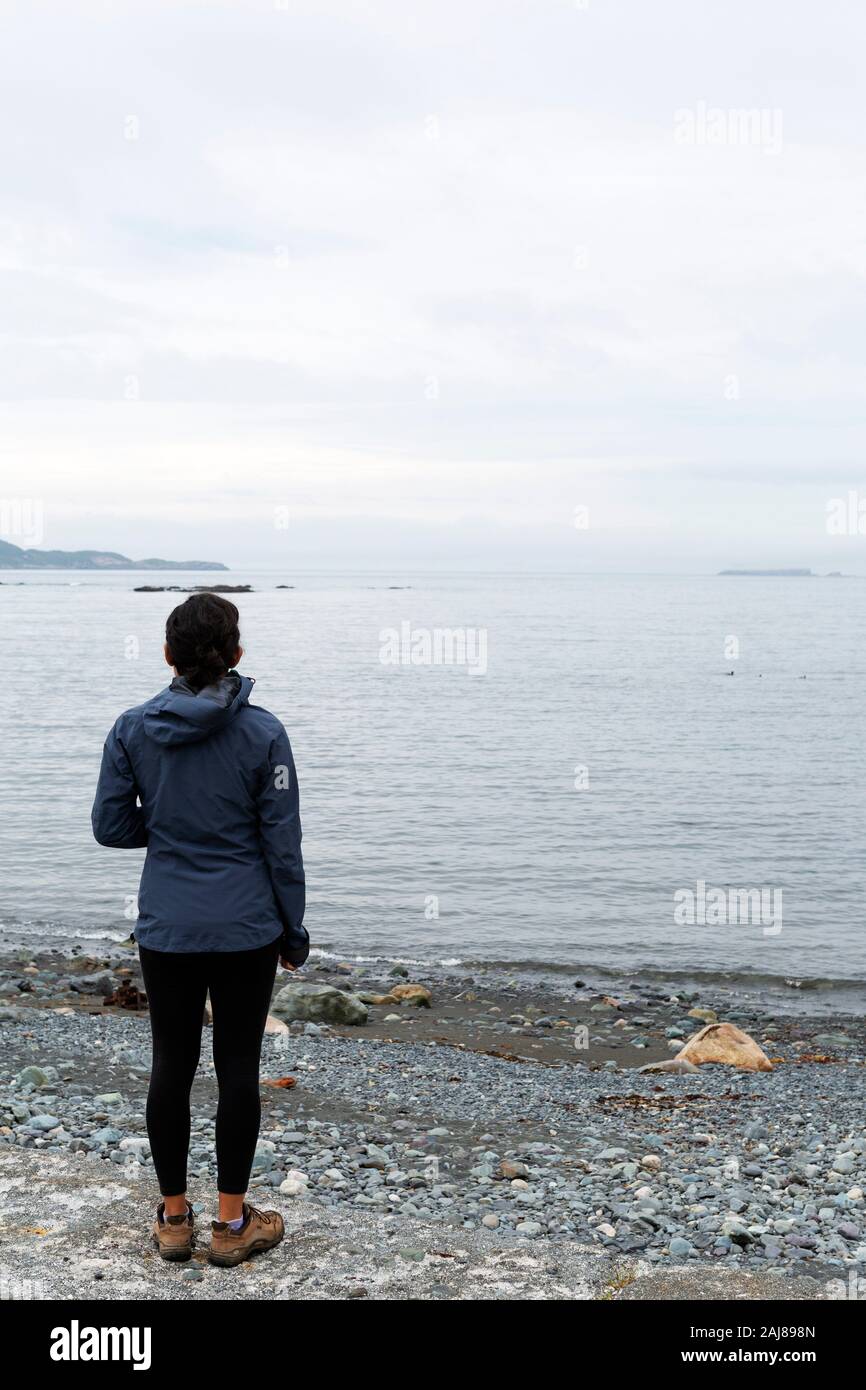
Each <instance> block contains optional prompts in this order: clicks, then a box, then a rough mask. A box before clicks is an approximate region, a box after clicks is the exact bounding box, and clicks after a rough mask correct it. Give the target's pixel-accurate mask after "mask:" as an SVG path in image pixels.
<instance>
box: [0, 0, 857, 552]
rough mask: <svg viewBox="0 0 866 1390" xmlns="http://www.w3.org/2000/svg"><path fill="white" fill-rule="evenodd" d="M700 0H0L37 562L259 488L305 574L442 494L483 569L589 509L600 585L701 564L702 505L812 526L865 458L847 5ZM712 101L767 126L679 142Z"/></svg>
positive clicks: (18, 357)
mask: <svg viewBox="0 0 866 1390" xmlns="http://www.w3.org/2000/svg"><path fill="white" fill-rule="evenodd" d="M717 21H718V22H717V23H715V24H713V19H712V12H709V13H708V12H702V13H701V14H697V13H696V10H695V7H694V6H692V5H689V4H687V3H685V0H683V2H682V3H679V2H677V3H673V2H671V3H667V4H662V5H660V6H654V7H651V8H647V7H646V6H642V5H640V4H638V3H637V0H606V3H602V0H590V4H589V6H588V7H581V6H577V5H572V4H569V3H567V0H562V3H541V4H539V5H533V6H527V5H525V4H519V3H516V2H515V3H510V2H509V0H505V2H504V3H497V4H493V3H488V2H487V0H478V3H477V4H475V5H472V6H465V5H458V4H457V3H456V0H454V2H453V3H450V2H449V3H444V4H443V3H440V4H437V5H433V4H426V3H421V4H419V5H413V6H411V7H406V6H405V5H400V4H398V3H396V0H393V3H392V0H381V3H376V4H373V5H371V6H368V7H365V8H364V9H363V10H359V9H357V7H354V6H349V5H346V4H345V3H342V4H337V3H331V2H330V0H322V3H318V4H315V5H314V4H312V3H310V4H307V3H302V4H296V3H293V4H292V5H291V7H289V8H288V9H285V10H284V9H282V8H281V7H280V6H279V5H273V6H271V5H262V6H260V7H255V8H253V7H250V6H248V5H240V4H229V3H224V4H195V3H190V4H187V5H183V6H177V5H168V4H163V3H156V4H153V5H151V6H148V7H147V9H146V10H145V9H142V7H140V6H137V5H133V4H125V3H122V4H121V3H115V4H113V5H111V6H109V7H108V13H107V14H106V7H105V6H104V5H97V4H95V3H93V4H91V3H85V2H84V0H72V3H70V4H69V5H68V6H66V7H64V9H63V10H62V11H61V12H58V13H57V15H56V16H54V17H53V19H52V23H51V24H50V25H45V24H43V23H42V18H41V16H40V14H39V12H38V7H37V8H36V9H34V8H33V7H30V6H24V5H19V4H13V5H11V6H10V7H9V14H8V18H7V22H6V43H5V46H4V59H3V62H4V65H5V67H6V68H7V72H6V78H7V81H6V82H5V83H4V84H3V85H2V88H0V118H2V119H0V147H2V153H3V158H4V173H5V174H6V175H8V176H7V177H4V187H3V190H2V191H0V286H2V289H3V292H4V325H3V334H2V338H0V380H2V382H3V386H2V397H3V399H4V400H5V401H6V402H7V406H6V410H5V415H6V422H7V425H8V427H9V431H10V434H9V436H8V438H9V444H8V445H7V450H6V463H7V470H6V471H7V477H8V479H9V481H8V482H7V484H6V488H7V491H12V492H19V493H22V492H26V493H29V492H32V491H33V490H35V489H38V490H40V491H41V493H44V498H45V503H46V506H47V508H48V510H49V512H50V513H51V514H52V515H53V516H54V518H55V525H56V527H57V528H58V534H56V535H54V536H53V538H52V543H53V544H58V545H61V544H64V537H63V534H62V528H63V526H64V525H68V526H75V527H76V528H80V526H83V525H84V524H85V521H84V519H83V518H82V516H81V509H82V507H86V509H87V512H88V515H89V516H90V518H91V523H92V531H91V533H89V536H88V539H87V541H82V542H81V543H88V544H94V545H97V544H102V545H105V546H106V547H113V546H115V545H116V544H117V543H118V542H117V541H116V527H117V526H118V525H120V524H121V519H122V518H124V517H128V518H131V517H134V516H138V517H139V518H141V519H142V521H146V523H147V525H148V541H147V544H146V545H145V547H144V548H145V549H147V550H149V551H158V550H159V549H160V537H161V536H166V537H168V535H169V531H168V530H166V529H165V528H166V527H170V526H172V525H177V524H182V525H184V526H187V527H190V528H195V527H198V528H199V530H200V531H201V534H202V536H203V538H206V537H207V535H208V534H211V535H212V536H213V537H214V538H215V539H216V538H217V536H218V535H219V536H222V535H223V532H222V531H221V530H220V528H221V527H222V526H223V522H224V520H225V519H226V512H227V511H228V512H233V514H234V515H235V516H236V517H246V518H249V520H250V524H251V525H254V524H256V523H255V521H254V518H255V517H257V516H265V517H266V516H267V515H268V514H269V508H272V506H273V505H274V498H275V497H277V500H279V501H285V502H286V503H287V504H288V505H290V506H291V508H292V509H293V512H294V514H295V515H296V516H297V518H298V520H299V524H301V523H302V522H303V523H304V524H306V523H307V522H308V523H309V524H311V525H312V523H313V520H315V522H316V525H320V524H322V525H323V526H324V529H323V530H322V531H321V533H317V537H318V540H317V544H318V543H319V542H320V541H321V543H322V548H321V550H320V555H319V558H320V561H321V563H323V564H327V563H329V562H331V561H336V560H338V559H339V560H343V559H345V556H346V551H345V545H346V540H345V535H344V536H343V539H342V541H341V546H342V549H341V550H340V552H339V553H337V551H336V550H334V551H333V553H332V552H331V550H330V549H329V544H328V540H327V535H328V532H327V525H325V524H324V523H325V522H327V520H328V519H330V520H331V521H333V522H334V523H335V525H336V523H339V524H340V525H341V526H344V527H349V528H351V527H352V526H354V528H355V533H356V534H360V532H361V531H363V535H364V538H365V539H364V543H363V545H362V546H361V548H360V550H359V551H358V553H359V554H360V553H361V551H363V552H364V553H365V554H366V551H367V537H369V536H371V535H372V536H373V537H375V536H376V535H377V534H379V535H380V539H381V542H382V545H383V546H392V547H394V545H395V542H394V534H395V533H394V529H393V528H394V526H395V525H399V526H401V527H402V528H403V532H402V534H404V535H405V534H406V532H407V528H408V530H409V531H411V529H412V527H413V526H414V527H416V528H417V535H418V536H419V537H420V536H422V534H423V535H425V536H426V535H427V531H428V528H430V527H431V526H432V527H433V528H434V530H435V528H436V527H439V528H440V536H441V528H448V527H452V528H455V527H457V526H458V524H459V521H460V518H462V517H465V516H471V517H472V523H471V529H474V532H475V534H476V536H477V535H479V534H480V533H481V532H482V531H484V529H485V528H487V531H486V532H485V535H486V537H487V540H488V541H489V553H490V555H491V556H492V557H493V558H494V559H496V558H498V560H499V561H501V563H502V564H503V565H505V564H507V563H508V562H509V557H513V556H514V555H515V552H516V550H519V551H521V553H522V552H524V551H525V553H526V555H527V556H531V555H536V556H537V557H538V559H539V561H540V562H544V561H546V560H547V558H548V557H549V556H550V555H551V554H552V553H555V555H556V561H557V563H568V562H569V557H570V556H571V555H572V551H573V547H571V545H570V542H571V540H572V539H573V538H572V537H569V538H568V542H566V541H565V540H563V544H562V547H561V548H558V547H557V546H554V547H553V551H551V547H550V544H549V538H548V539H539V536H538V534H537V533H536V532H535V531H533V529H532V528H534V527H553V528H557V527H560V526H564V527H566V528H567V527H568V525H569V521H568V518H569V517H570V515H571V512H572V511H573V507H574V505H577V504H578V503H581V502H586V503H587V504H591V505H592V507H593V510H594V512H595V513H596V514H597V515H598V516H599V518H604V524H602V522H601V521H599V529H598V533H597V534H595V535H594V536H593V539H592V543H591V545H587V546H586V547H585V551H586V552H587V553H588V554H591V555H592V558H593V562H594V563H598V564H606V565H607V566H608V567H611V568H615V567H617V566H618V565H621V564H630V563H631V561H632V559H633V557H634V555H635V553H636V547H637V546H638V545H640V548H641V554H642V555H643V557H644V562H645V563H647V564H653V565H658V564H661V565H670V564H674V565H676V564H677V563H679V562H680V560H681V561H682V563H683V564H686V565H690V564H693V563H694V557H695V555H701V554H702V553H706V543H707V538H708V536H710V537H712V538H713V539H714V541H715V542H716V543H717V545H718V550H719V553H723V552H724V549H725V545H726V544H727V540H726V537H725V535H724V533H723V532H722V531H717V532H716V534H715V536H713V529H712V528H713V526H714V525H716V526H717V527H718V526H719V523H720V519H721V518H724V519H725V522H726V524H728V525H733V526H734V527H735V529H736V528H737V526H738V517H739V518H740V524H739V530H740V531H741V532H742V534H744V535H748V536H749V537H750V540H749V544H750V545H751V546H753V548H754V551H755V554H756V555H757V554H758V553H759V552H761V553H763V552H764V551H765V550H766V549H767V548H768V547H770V546H771V545H775V544H776V543H777V541H778V543H779V544H780V545H782V547H785V546H788V545H789V546H793V547H794V548H795V549H796V548H797V547H798V546H801V545H803V544H804V536H810V537H811V535H812V532H811V529H810V528H811V526H812V522H813V520H814V518H815V516H816V508H817V514H819V513H820V508H821V505H822V501H821V499H822V498H823V496H824V495H828V489H832V488H833V487H838V486H840V485H841V484H845V485H850V486H856V485H857V484H858V482H859V481H860V478H861V468H862V463H861V460H862V456H863V442H864V441H863V433H862V426H861V425H859V423H857V420H858V414H859V405H860V397H861V394H862V385H861V379H862V364H861V358H862V352H863V348H862V342H861V336H860V334H859V331H858V324H859V321H860V319H861V314H860V309H861V306H862V299H863V282H864V272H866V252H864V250H863V238H862V228H863V225H864V211H866V209H864V200H866V193H864V189H866V180H864V173H866V170H864V150H863V143H862V130H863V122H862V116H863V110H862V107H863V98H862V95H861V92H860V86H859V85H858V82H857V74H856V65H855V63H854V57H853V55H854V54H855V53H856V52H857V41H858V40H862V37H863V34H862V29H863V21H862V19H861V17H860V16H859V15H858V14H857V13H856V10H855V9H854V8H853V7H847V6H842V5H841V4H834V3H831V4H830V5H829V7H828V8H827V11H826V13H824V15H823V20H822V33H823V36H824V39H823V42H822V45H821V48H820V51H817V52H816V50H815V43H814V12H813V9H812V7H811V6H806V5H805V4H801V3H795V4H793V5H790V4H787V5H783V4H782V3H781V0H771V3H768V4H767V5H766V6H762V7H760V10H759V11H757V12H756V11H755V10H754V8H753V7H747V6H746V5H744V4H738V3H734V4H732V5H729V6H726V7H725V9H724V12H722V11H719V13H718V16H717ZM708 26H709V32H708ZM781 33H784V36H785V43H784V48H782V47H781V46H780V44H779V35H780V34H781ZM21 53H28V54H30V55H33V54H37V55H38V57H39V62H38V64H37V71H36V72H35V74H34V73H32V72H30V71H29V70H28V71H27V73H26V74H25V72H24V69H23V68H22V66H21V64H20V62H18V61H16V56H15V55H16V54H21ZM25 76H26V80H25ZM701 104H703V106H702V105H701ZM706 107H709V108H719V109H721V110H722V111H736V110H738V109H740V108H743V109H751V108H755V109H758V110H765V111H771V112H776V111H778V112H780V113H781V122H782V124H781V129H782V131H783V136H784V138H783V140H782V142H781V147H780V148H779V149H777V150H771V149H769V148H768V147H767V146H766V144H762V143H761V142H760V140H757V141H756V142H755V143H752V144H749V143H745V144H737V143H735V142H734V143H731V142H728V143H727V144H721V145H718V146H713V145H707V144H698V143H695V144H691V145H689V144H682V143H678V141H677V139H676V128H675V127H676V122H675V113H676V112H677V111H681V110H683V109H687V110H691V111H694V112H696V113H700V112H701V111H702V110H703V109H704V108H706ZM223 478H226V479H229V478H234V479H236V482H237V486H236V487H235V488H231V487H227V486H224V485H223V484H222V482H221V481H220V480H221V479H223ZM807 480H808V481H807ZM155 481H157V482H158V489H159V495H158V497H156V496H155V495H154V482H155ZM203 489H209V490H208V491H207V494H206V500H202V490H203ZM780 492H785V493H786V494H787V496H786V505H785V506H784V507H783V508H780V507H779V502H778V499H779V495H780ZM714 518H715V521H714ZM304 519H306V522H304ZM503 526H505V527H508V528H514V531H515V532H516V534H513V533H509V536H508V538H507V541H506V540H505V539H504V538H503V535H502V533H501V530H500V528H502V527H503ZM521 527H523V528H524V533H523V542H521V540H520V535H521ZM377 528H379V530H378V532H377ZM819 530H820V528H819ZM780 533H781V534H780ZM557 534H559V533H558V532H557ZM272 541H273V538H270V537H269V540H268V545H266V546H265V548H264V552H263V551H262V547H261V540H260V541H259V542H258V543H256V542H252V541H249V540H245V541H243V544H242V543H241V541H240V540H238V542H237V546H238V548H237V550H235V551H233V552H232V553H229V554H228V555H227V558H229V559H233V558H237V559H239V560H241V559H244V560H246V559H248V558H253V557H261V556H262V555H263V554H264V555H265V556H267V555H268V554H270V553H272V552H273V553H274V554H277V553H278V552H277V551H275V550H273V545H272V544H271V542H272ZM426 543H427V542H426V541H425V545H426ZM203 544H205V541H204V540H203ZM273 544H279V542H278V541H277V542H273ZM485 544H486V543H485ZM809 544H812V545H814V546H816V547H817V546H819V539H818V538H813V539H812V540H810V542H809ZM821 544H823V542H821ZM672 545H673V547H674V549H673V551H672V549H671V546H672ZM244 546H245V547H246V549H245V550H244V549H243V547H244ZM401 547H402V542H401V546H400V547H397V549H400V553H402V549H401ZM500 547H501V549H500ZM139 548H141V547H139ZM163 548H164V546H163ZM408 548H409V549H410V550H411V545H410V546H409V547H408ZM199 549H201V546H199ZM373 549H375V545H374V546H373ZM397 549H394V551H393V553H395V554H396V553H397ZM444 549H445V548H444V546H443V553H444ZM814 553H816V552H815V551H810V554H809V555H806V556H804V557H803V562H804V563H809V562H810V559H811V557H812V554H814ZM797 558H798V557H797V556H792V559H797Z"/></svg>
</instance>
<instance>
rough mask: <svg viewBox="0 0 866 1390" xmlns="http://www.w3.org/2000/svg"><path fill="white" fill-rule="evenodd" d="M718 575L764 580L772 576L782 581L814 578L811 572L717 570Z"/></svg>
mask: <svg viewBox="0 0 866 1390" xmlns="http://www.w3.org/2000/svg"><path fill="white" fill-rule="evenodd" d="M719 574H749V575H758V576H760V577H763V578H766V577H768V576H773V577H774V578H782V579H808V578H812V579H814V578H816V576H815V575H813V574H812V571H811V570H719Z"/></svg>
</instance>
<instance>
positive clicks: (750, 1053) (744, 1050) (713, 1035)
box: [674, 1023, 773, 1071]
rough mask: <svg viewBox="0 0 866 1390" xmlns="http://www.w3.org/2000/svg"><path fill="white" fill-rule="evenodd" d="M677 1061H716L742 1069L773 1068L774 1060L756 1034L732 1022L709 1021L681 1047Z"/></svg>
mask: <svg viewBox="0 0 866 1390" xmlns="http://www.w3.org/2000/svg"><path fill="white" fill-rule="evenodd" d="M674 1061H675V1062H692V1063H693V1064H694V1065H695V1066H697V1067H700V1066H703V1065H704V1063H706V1062H717V1063H719V1064H720V1065H722V1066H728V1067H739V1069H740V1071H772V1070H773V1064H772V1062H771V1061H770V1059H769V1057H768V1056H767V1054H766V1053H765V1052H763V1051H762V1050H761V1048H760V1047H759V1046H758V1044H757V1043H756V1042H755V1040H754V1038H750V1037H749V1035H748V1033H744V1032H743V1031H742V1030H741V1029H740V1028H735V1027H734V1025H733V1023H708V1024H707V1026H706V1028H702V1029H701V1031H700V1032H699V1033H695V1035H694V1037H692V1038H689V1040H688V1042H687V1043H686V1045H685V1047H681V1048H680V1050H679V1052H678V1053H677V1055H676V1057H675V1058H674Z"/></svg>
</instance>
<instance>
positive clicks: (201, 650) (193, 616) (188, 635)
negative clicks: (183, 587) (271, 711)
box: [165, 594, 241, 690]
mask: <svg viewBox="0 0 866 1390" xmlns="http://www.w3.org/2000/svg"><path fill="white" fill-rule="evenodd" d="M165 640H166V643H167V644H168V649H169V652H170V653H171V664H172V666H174V667H175V669H176V671H177V673H178V675H180V676H184V677H185V678H186V679H187V680H188V681H189V683H190V685H191V686H193V687H194V688H195V689H196V690H201V689H202V687H203V686H205V685H210V684H211V682H212V681H215V680H218V679H219V677H220V676H223V675H225V673H226V671H227V670H228V669H229V667H230V666H231V665H232V664H233V662H234V660H235V658H236V656H237V652H238V647H239V646H240V644H241V634H240V631H239V629H238V610H237V609H236V608H235V606H234V604H233V603H229V601H228V599H224V598H220V596H219V595H218V594H192V595H191V596H190V597H189V598H188V599H187V600H186V602H185V603H180V604H178V606H177V608H175V609H174V611H173V612H171V613H169V615H168V622H167V623H166V625H165Z"/></svg>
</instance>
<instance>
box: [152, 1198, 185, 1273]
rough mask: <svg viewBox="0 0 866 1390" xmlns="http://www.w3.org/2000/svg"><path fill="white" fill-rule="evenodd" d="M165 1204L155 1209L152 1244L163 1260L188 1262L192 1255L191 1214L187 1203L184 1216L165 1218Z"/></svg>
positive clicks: (162, 1203) (161, 1203)
mask: <svg viewBox="0 0 866 1390" xmlns="http://www.w3.org/2000/svg"><path fill="white" fill-rule="evenodd" d="M164 1216H165V1202H160V1204H159V1206H158V1207H157V1209H156V1220H155V1221H154V1223H153V1243H154V1245H155V1246H156V1247H157V1249H158V1250H159V1253H160V1255H161V1256H162V1258H163V1259H164V1260H188V1259H189V1257H190V1255H191V1254H192V1243H193V1234H194V1226H193V1221H194V1218H193V1214H192V1207H191V1206H190V1205H189V1203H187V1212H186V1216H165V1219H164V1220H163V1217H164Z"/></svg>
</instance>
